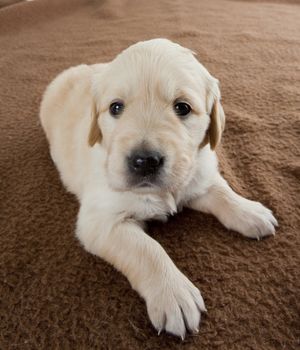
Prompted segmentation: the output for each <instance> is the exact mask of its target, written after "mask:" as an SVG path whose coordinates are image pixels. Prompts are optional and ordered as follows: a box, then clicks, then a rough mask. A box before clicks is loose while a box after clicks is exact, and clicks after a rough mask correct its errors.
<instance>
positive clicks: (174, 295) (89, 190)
mask: <svg viewBox="0 0 300 350" xmlns="http://www.w3.org/2000/svg"><path fill="white" fill-rule="evenodd" d="M40 118H41V123H42V126H43V128H44V130H45V133H46V136H47V139H48V141H49V144H50V150H51V156H52V158H53V161H54V163H55V164H56V166H57V168H58V170H59V172H60V175H61V179H62V181H63V183H64V184H65V186H66V187H67V189H68V190H69V191H70V192H72V193H74V194H75V195H76V196H77V198H78V200H79V201H80V211H79V214H78V221H77V228H76V235H77V237H78V238H79V240H80V242H81V243H82V244H83V246H84V247H85V249H86V250H88V251H89V252H91V253H93V254H96V255H98V256H99V257H101V258H103V259H105V260H106V261H108V262H109V263H111V264H112V265H113V266H115V268H117V269H118V270H119V271H121V272H122V273H123V274H124V275H125V276H126V277H127V278H128V280H129V282H130V283H131V285H132V287H133V288H134V289H135V290H136V291H137V292H138V293H139V294H140V295H141V296H142V297H143V298H144V299H145V301H146V304H147V310H148V315H149V317H150V320H151V322H152V324H153V326H154V327H155V328H156V329H157V330H158V332H159V333H160V332H161V331H162V330H165V331H167V332H170V333H172V334H175V335H177V336H180V337H182V338H184V336H185V333H186V331H187V330H189V331H191V332H197V331H198V327H199V322H200V313H201V312H203V311H205V306H204V302H203V299H202V296H201V294H200V291H199V290H198V288H197V287H195V286H194V284H193V283H192V282H191V281H189V279H188V278H187V277H186V276H184V275H183V274H182V273H181V272H180V271H179V269H178V268H177V267H176V266H175V264H174V263H173V261H172V260H171V259H170V257H169V256H168V255H167V253H166V252H165V250H164V249H163V248H162V247H161V245H160V244H159V243H158V242H156V241H155V240H154V239H152V238H151V237H149V236H148V235H147V234H146V233H145V232H144V230H143V221H144V220H148V219H153V218H154V219H161V220H166V219H167V217H168V215H170V214H174V213H176V211H177V208H179V207H181V206H186V207H190V208H193V209H195V210H200V211H202V212H206V213H211V214H214V215H215V216H216V217H217V218H218V219H219V220H220V221H221V222H222V223H223V224H224V225H225V226H226V227H227V228H228V229H231V230H235V231H238V232H240V233H241V234H242V235H244V236H246V237H250V238H257V239H259V238H261V237H264V236H268V235H274V233H275V229H274V226H276V225H277V222H276V219H275V218H274V216H273V215H272V212H271V211H270V210H269V209H267V208H265V207H264V206H263V205H262V204H260V203H258V202H253V201H250V200H248V199H245V198H243V197H241V196H240V195H238V194H237V193H235V192H234V191H233V190H232V189H231V188H230V187H229V185H228V184H227V182H226V181H225V180H224V179H223V178H222V176H221V175H220V174H219V171H218V161H217V157H216V153H215V151H214V150H215V148H216V146H217V145H218V143H219V142H220V139H221V134H222V131H223V129H224V124H225V115H224V112H223V108H222V105H221V103H220V91H219V87H218V80H216V79H215V78H214V77H212V76H211V75H210V74H209V72H208V71H207V70H206V69H205V68H204V67H203V66H202V65H201V64H200V63H199V62H198V61H197V60H196V59H195V57H194V55H193V52H192V51H190V50H188V49H186V48H183V47H181V46H180V45H178V44H175V43H172V42H171V41H169V40H166V39H155V40H150V41H145V42H139V43H137V44H135V45H133V46H131V47H129V48H128V49H126V50H125V51H123V52H122V53H121V54H119V55H118V56H117V57H116V58H115V59H114V60H113V61H112V62H109V63H106V64H95V65H91V66H88V65H80V66H77V67H73V68H70V69H68V70H66V71H64V72H63V73H61V74H60V75H59V76H58V77H57V78H56V79H55V80H54V81H53V82H52V83H51V84H50V85H49V86H48V88H47V90H46V92H45V95H44V98H43V101H42V104H41V111H40Z"/></svg>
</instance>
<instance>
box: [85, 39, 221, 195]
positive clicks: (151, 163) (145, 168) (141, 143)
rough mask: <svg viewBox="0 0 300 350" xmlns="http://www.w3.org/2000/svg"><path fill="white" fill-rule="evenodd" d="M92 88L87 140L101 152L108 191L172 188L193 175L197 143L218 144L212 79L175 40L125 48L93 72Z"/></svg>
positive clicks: (217, 97)
mask: <svg viewBox="0 0 300 350" xmlns="http://www.w3.org/2000/svg"><path fill="white" fill-rule="evenodd" d="M93 89H94V101H95V102H94V106H93V108H92V110H93V120H92V123H91V129H90V135H89V144H90V146H94V144H95V143H97V142H100V143H101V145H102V147H104V149H105V150H106V152H107V162H106V170H107V176H108V180H109V183H110V185H111V186H112V187H113V188H114V189H115V190H121V191H123V190H124V191H126V190H133V191H137V192H153V191H164V190H168V191H172V192H173V191H176V190H178V189H179V188H180V187H182V186H184V185H185V184H187V183H188V182H189V181H190V179H191V178H192V176H193V174H194V170H195V160H196V157H197V153H198V152H199V151H201V148H202V147H205V146H206V145H207V144H210V147H211V148H212V149H215V147H216V146H217V144H218V143H219V142H220V139H221V134H222V131H223V128H224V122H225V117H224V112H223V109H222V106H221V104H220V91H219V87H218V81H217V80H216V79H215V78H213V77H212V76H211V75H210V74H209V73H208V71H207V70H206V69H205V68H204V67H203V66H202V65H201V64H200V63H199V62H198V61H197V60H196V59H195V57H194V55H193V53H192V52H191V51H190V50H188V49H185V48H183V47H181V46H180V45H178V44H174V43H172V42H170V41H168V40H166V39H155V40H150V41H146V42H141V43H138V44H135V45H133V46H131V47H129V48H128V49H127V50H125V51H123V52H122V53H121V54H120V55H119V56H117V57H116V59H115V60H114V61H112V62H111V63H110V64H108V65H107V67H106V68H105V71H104V72H102V73H101V75H100V74H99V75H98V76H97V74H96V75H95V77H94V81H93Z"/></svg>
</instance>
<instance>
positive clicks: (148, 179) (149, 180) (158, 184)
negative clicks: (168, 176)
mask: <svg viewBox="0 0 300 350" xmlns="http://www.w3.org/2000/svg"><path fill="white" fill-rule="evenodd" d="M128 185H129V187H130V188H132V189H137V190H151V189H152V190H158V189H161V188H162V187H163V181H162V180H161V176H159V175H158V174H152V175H147V176H143V177H135V176H132V175H131V176H129V181H128Z"/></svg>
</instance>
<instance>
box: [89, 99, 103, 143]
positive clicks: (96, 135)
mask: <svg viewBox="0 0 300 350" xmlns="http://www.w3.org/2000/svg"><path fill="white" fill-rule="evenodd" d="M98 116H99V112H98V111H97V106H96V103H95V101H94V99H93V102H92V110H91V117H92V122H91V128H90V133H89V139H88V142H89V145H90V146H91V147H93V146H94V145H95V143H96V142H99V143H100V142H101V140H102V133H101V130H100V128H99V125H98Z"/></svg>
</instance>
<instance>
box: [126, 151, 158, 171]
mask: <svg viewBox="0 0 300 350" xmlns="http://www.w3.org/2000/svg"><path fill="white" fill-rule="evenodd" d="M163 163H164V158H163V157H162V155H161V154H160V153H158V152H155V151H135V152H133V153H132V155H131V156H130V157H129V158H128V166H129V170H130V171H131V172H132V173H134V174H136V175H139V176H147V175H154V174H156V173H157V172H158V170H159V169H160V168H161V167H162V166H163Z"/></svg>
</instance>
